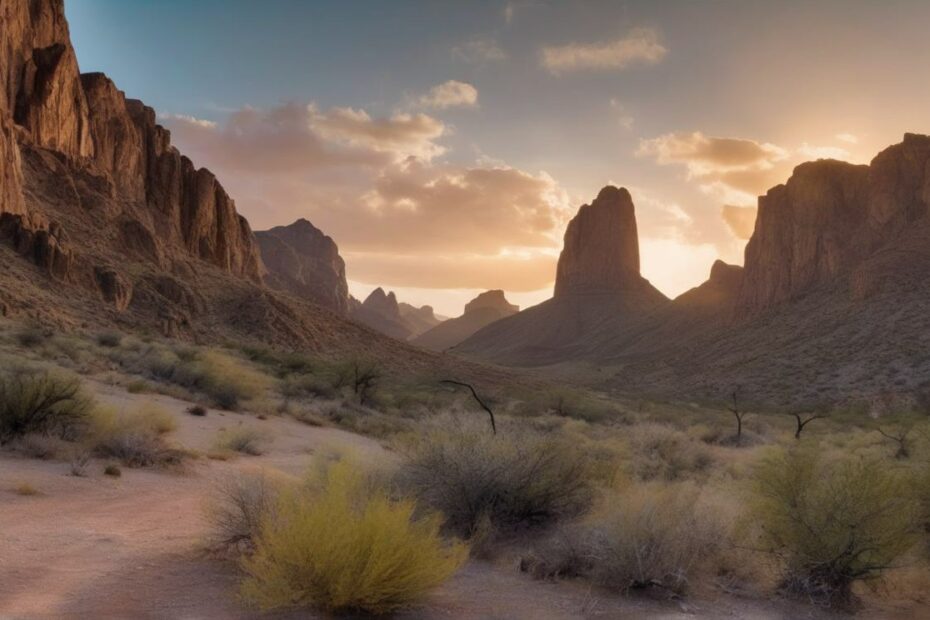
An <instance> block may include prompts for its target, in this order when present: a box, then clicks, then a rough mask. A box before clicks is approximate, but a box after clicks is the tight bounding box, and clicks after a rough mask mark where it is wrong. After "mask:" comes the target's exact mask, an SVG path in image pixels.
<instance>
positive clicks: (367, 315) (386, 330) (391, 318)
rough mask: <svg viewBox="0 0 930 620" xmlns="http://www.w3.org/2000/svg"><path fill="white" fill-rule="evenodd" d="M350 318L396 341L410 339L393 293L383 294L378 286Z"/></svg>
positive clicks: (408, 330) (408, 329) (382, 290)
mask: <svg viewBox="0 0 930 620" xmlns="http://www.w3.org/2000/svg"><path fill="white" fill-rule="evenodd" d="M352 318H353V319H355V320H356V321H358V322H359V323H362V324H363V325H367V326H368V327H371V328H372V329H374V330H377V331H379V332H381V333H382V334H385V335H387V336H390V337H391V338H396V339H397V340H406V339H407V338H409V337H410V333H411V332H410V328H409V327H408V326H407V325H405V324H404V320H403V317H401V315H400V307H399V305H398V303H397V296H396V295H395V294H394V292H393V291H392V292H390V293H385V292H384V289H383V288H381V287H380V286H379V287H378V288H376V289H375V290H373V291H372V292H371V294H370V295H368V297H366V298H365V301H363V302H362V305H361V306H359V307H358V308H357V309H356V310H355V311H354V312H353V313H352Z"/></svg>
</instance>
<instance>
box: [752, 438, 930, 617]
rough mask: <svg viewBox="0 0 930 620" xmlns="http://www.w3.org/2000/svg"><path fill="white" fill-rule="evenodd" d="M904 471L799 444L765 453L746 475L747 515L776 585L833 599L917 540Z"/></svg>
mask: <svg viewBox="0 0 930 620" xmlns="http://www.w3.org/2000/svg"><path fill="white" fill-rule="evenodd" d="M911 480H912V478H910V477H909V476H908V475H906V472H904V471H902V470H901V469H900V468H896V467H895V466H894V465H893V464H892V463H890V462H888V461H885V460H878V459H875V458H869V459H866V458H861V457H857V456H844V457H840V458H839V459H837V460H834V461H827V460H826V459H824V458H823V456H822V453H821V451H820V450H819V447H815V446H802V447H798V448H795V449H793V450H781V451H778V452H776V453H773V454H770V455H768V456H767V457H766V458H765V459H763V460H762V462H761V463H760V464H759V465H758V466H757V468H756V471H755V473H754V477H753V484H752V490H753V501H752V503H751V504H750V522H751V523H752V524H753V525H755V526H756V528H757V529H756V532H757V536H758V543H759V546H761V548H763V549H765V550H767V551H769V552H771V553H772V554H774V555H775V556H776V557H778V558H779V559H780V560H781V563H782V566H781V568H782V571H783V578H782V587H783V589H784V590H785V591H787V592H789V593H792V594H800V595H804V596H805V597H810V598H813V599H815V600H818V601H821V602H823V603H825V604H830V605H833V606H839V607H845V606H848V605H850V604H851V603H853V602H854V599H853V595H852V584H853V583H854V582H856V581H860V580H869V579H875V578H877V577H880V576H881V574H882V572H883V571H885V570H887V569H889V568H891V567H893V566H894V564H895V562H896V560H898V559H899V558H900V557H901V556H902V555H903V554H904V553H905V552H907V551H908V550H909V549H910V548H911V547H912V546H913V545H914V544H915V542H916V541H917V536H918V531H919V525H920V511H919V505H918V502H917V500H916V499H915V497H914V493H913V490H912V489H911V488H910V481H911Z"/></svg>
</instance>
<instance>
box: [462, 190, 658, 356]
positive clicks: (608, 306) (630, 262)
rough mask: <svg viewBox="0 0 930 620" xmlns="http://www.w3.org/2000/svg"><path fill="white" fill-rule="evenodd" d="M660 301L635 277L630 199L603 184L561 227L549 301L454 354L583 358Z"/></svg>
mask: <svg viewBox="0 0 930 620" xmlns="http://www.w3.org/2000/svg"><path fill="white" fill-rule="evenodd" d="M668 303H669V300H668V298H666V297H665V295H663V294H662V293H660V292H659V291H658V290H656V289H655V287H653V286H652V285H651V284H650V283H649V281H648V280H646V279H645V278H643V277H642V276H641V275H640V273H639V240H638V238H637V232H636V213H635V209H634V207H633V201H632V199H631V198H630V193H629V192H628V191H627V190H626V189H623V188H616V187H613V186H608V187H605V188H603V189H602V190H601V191H600V193H599V194H598V196H597V198H596V199H595V200H594V202H592V203H591V204H587V205H583V206H582V207H581V208H580V209H578V213H577V214H576V215H575V217H574V218H572V220H571V221H570V222H569V224H568V228H567V230H566V232H565V245H564V247H563V249H562V253H561V255H560V256H559V263H558V268H557V272H556V281H555V294H554V295H553V297H552V299H549V300H547V301H545V302H543V303H541V304H539V305H538V306H533V307H531V308H528V309H526V310H524V311H522V312H519V313H517V314H514V315H512V316H509V317H505V318H503V319H500V320H497V321H495V322H493V323H491V324H490V325H488V326H487V327H484V328H483V329H480V330H478V331H477V332H476V333H475V334H474V335H472V336H471V337H469V338H467V339H466V340H464V341H463V342H462V343H461V344H460V345H458V346H456V347H455V350H456V351H458V352H461V353H465V354H468V355H474V356H476V357H480V358H483V359H486V360H491V361H494V362H497V363H505V364H517V365H527V366H534V365H542V364H550V363H556V362H559V361H562V360H566V359H572V358H577V357H583V356H584V355H585V354H586V353H587V352H589V351H591V350H592V349H594V348H596V347H598V346H600V345H601V344H602V342H603V340H604V338H605V336H606V335H607V333H608V331H610V330H623V329H627V328H628V327H629V326H630V325H633V324H636V323H637V322H638V321H639V320H641V319H642V318H643V317H644V316H647V315H649V314H650V313H652V312H655V311H656V310H657V309H658V308H660V307H663V306H665V305H667V304H668Z"/></svg>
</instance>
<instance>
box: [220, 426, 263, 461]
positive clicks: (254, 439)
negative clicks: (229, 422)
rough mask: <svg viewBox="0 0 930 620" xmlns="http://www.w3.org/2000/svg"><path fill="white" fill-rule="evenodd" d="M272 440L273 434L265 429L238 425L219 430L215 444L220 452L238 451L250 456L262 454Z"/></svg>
mask: <svg viewBox="0 0 930 620" xmlns="http://www.w3.org/2000/svg"><path fill="white" fill-rule="evenodd" d="M270 441H271V435H270V434H269V433H268V432H267V431H266V430H264V429H261V428H257V427H254V426H236V427H234V428H228V429H225V430H222V431H220V432H219V434H218V435H217V437H216V441H215V442H214V444H213V447H214V450H216V451H218V452H238V453H239V454H247V455H250V456H261V455H262V454H264V453H265V446H266V445H267V444H268V443H269V442H270Z"/></svg>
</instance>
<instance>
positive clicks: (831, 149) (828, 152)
mask: <svg viewBox="0 0 930 620" xmlns="http://www.w3.org/2000/svg"><path fill="white" fill-rule="evenodd" d="M798 154H800V155H803V156H804V157H806V158H808V159H839V160H842V161H848V160H849V159H850V158H851V157H852V156H851V155H850V153H849V151H847V150H846V149H844V148H840V147H838V146H814V145H812V144H808V143H807V142H805V143H804V144H802V145H801V146H800V148H798Z"/></svg>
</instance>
